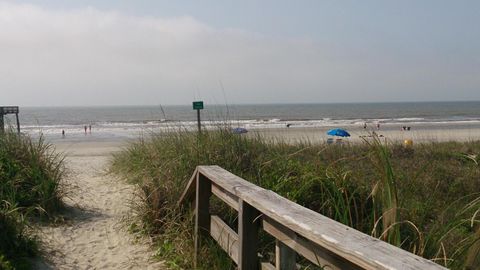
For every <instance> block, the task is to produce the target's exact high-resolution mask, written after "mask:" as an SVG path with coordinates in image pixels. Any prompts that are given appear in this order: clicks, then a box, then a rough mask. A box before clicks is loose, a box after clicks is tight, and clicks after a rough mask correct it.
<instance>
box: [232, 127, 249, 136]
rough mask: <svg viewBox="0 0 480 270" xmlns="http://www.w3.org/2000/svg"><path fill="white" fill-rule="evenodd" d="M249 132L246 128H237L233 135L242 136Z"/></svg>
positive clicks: (233, 130)
mask: <svg viewBox="0 0 480 270" xmlns="http://www.w3.org/2000/svg"><path fill="white" fill-rule="evenodd" d="M247 132H248V130H247V129H246V128H241V127H237V128H234V129H232V133H234V134H242V133H247Z"/></svg>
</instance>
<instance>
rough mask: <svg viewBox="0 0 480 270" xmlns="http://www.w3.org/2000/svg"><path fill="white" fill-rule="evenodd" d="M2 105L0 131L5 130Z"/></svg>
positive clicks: (0, 108) (0, 109)
mask: <svg viewBox="0 0 480 270" xmlns="http://www.w3.org/2000/svg"><path fill="white" fill-rule="evenodd" d="M3 113H4V112H3V107H0V132H2V133H3V132H5V123H4V121H3Z"/></svg>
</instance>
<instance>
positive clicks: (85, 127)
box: [83, 126, 87, 135]
mask: <svg viewBox="0 0 480 270" xmlns="http://www.w3.org/2000/svg"><path fill="white" fill-rule="evenodd" d="M83 129H85V135H87V126H84V127H83Z"/></svg>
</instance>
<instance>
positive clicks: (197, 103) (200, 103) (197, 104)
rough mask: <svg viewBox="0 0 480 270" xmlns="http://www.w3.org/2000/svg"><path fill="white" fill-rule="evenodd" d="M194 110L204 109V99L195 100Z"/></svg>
mask: <svg viewBox="0 0 480 270" xmlns="http://www.w3.org/2000/svg"><path fill="white" fill-rule="evenodd" d="M193 109H194V110H203V101H194V102H193Z"/></svg>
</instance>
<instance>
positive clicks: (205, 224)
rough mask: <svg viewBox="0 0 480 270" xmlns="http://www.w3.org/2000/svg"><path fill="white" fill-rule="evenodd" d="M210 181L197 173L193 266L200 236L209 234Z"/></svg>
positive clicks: (198, 248) (195, 262) (198, 250)
mask: <svg viewBox="0 0 480 270" xmlns="http://www.w3.org/2000/svg"><path fill="white" fill-rule="evenodd" d="M211 195H212V183H211V182H210V180H209V179H208V178H206V177H205V176H203V175H202V174H201V173H200V172H198V173H197V190H196V199H195V258H194V264H195V265H194V267H195V269H196V268H197V262H198V253H199V252H200V244H201V239H202V237H204V236H206V235H209V234H210V211H209V209H210V196H211Z"/></svg>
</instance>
